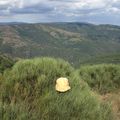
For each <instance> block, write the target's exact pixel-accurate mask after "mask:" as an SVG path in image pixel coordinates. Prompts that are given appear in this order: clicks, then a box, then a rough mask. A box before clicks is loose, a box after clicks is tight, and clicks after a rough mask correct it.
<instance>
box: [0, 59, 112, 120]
mask: <svg viewBox="0 0 120 120" xmlns="http://www.w3.org/2000/svg"><path fill="white" fill-rule="evenodd" d="M59 77H67V78H68V79H69V82H70V86H71V90H69V91H68V92H65V93H59V92H57V91H55V80H56V79H57V78H59ZM4 78H5V80H4V83H3V88H2V97H1V100H2V102H1V106H0V111H2V112H1V113H2V116H1V118H2V120H11V119H12V120H113V119H114V118H113V116H112V113H111V110H110V107H108V106H107V105H106V107H104V105H102V103H101V102H100V101H99V100H98V99H97V96H96V95H93V93H92V92H91V91H90V89H89V87H88V85H87V84H86V83H85V82H84V81H82V80H81V79H80V77H79V75H78V74H77V73H76V72H74V69H73V68H72V67H71V66H70V64H69V63H67V62H65V61H63V60H60V59H52V58H36V59H32V60H21V61H19V62H17V63H16V64H15V65H14V66H13V68H12V70H9V71H8V70H7V71H6V72H5V73H4ZM105 111H107V113H106V114H105V113H104V112H105ZM12 116H13V117H12Z"/></svg>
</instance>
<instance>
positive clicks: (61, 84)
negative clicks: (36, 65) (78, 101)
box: [55, 77, 70, 92]
mask: <svg viewBox="0 0 120 120" xmlns="http://www.w3.org/2000/svg"><path fill="white" fill-rule="evenodd" d="M55 88H56V90H57V91H59V92H66V91H68V90H69V89H70V86H69V81H68V79H67V78H63V77H61V78H58V79H57V80H56V86H55Z"/></svg>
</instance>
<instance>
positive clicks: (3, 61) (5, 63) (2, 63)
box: [0, 54, 14, 73]
mask: <svg viewBox="0 0 120 120" xmlns="http://www.w3.org/2000/svg"><path fill="white" fill-rule="evenodd" d="M13 65H14V61H13V60H12V59H11V58H9V57H7V56H5V55H1V54H0V73H3V71H4V70H6V69H7V68H11V67H12V66H13Z"/></svg>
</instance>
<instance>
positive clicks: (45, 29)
mask: <svg viewBox="0 0 120 120" xmlns="http://www.w3.org/2000/svg"><path fill="white" fill-rule="evenodd" d="M0 51H1V52H3V53H7V54H10V55H12V56H14V57H22V58H31V57H35V56H51V57H59V58H63V59H65V60H68V61H69V62H71V63H74V64H76V65H79V64H80V63H81V62H83V61H84V60H87V59H91V58H94V57H96V56H104V55H106V54H107V55H109V54H118V53H119V52H120V27H119V26H113V25H93V24H87V23H50V24H25V23H23V24H22V23H21V24H19V23H14V24H2V25H0Z"/></svg>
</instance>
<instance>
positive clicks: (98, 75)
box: [78, 64, 120, 93]
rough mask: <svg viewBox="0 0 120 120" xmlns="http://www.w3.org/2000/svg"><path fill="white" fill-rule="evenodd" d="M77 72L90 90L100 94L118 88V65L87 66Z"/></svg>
mask: <svg viewBox="0 0 120 120" xmlns="http://www.w3.org/2000/svg"><path fill="white" fill-rule="evenodd" d="M78 72H79V75H80V77H81V78H82V79H83V80H84V81H86V82H87V83H88V85H89V86H90V87H91V88H92V89H94V90H96V91H98V92H100V93H107V92H111V91H114V90H116V89H118V88H120V65H113V64H100V65H89V66H83V67H81V68H80V69H79V70H78Z"/></svg>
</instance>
